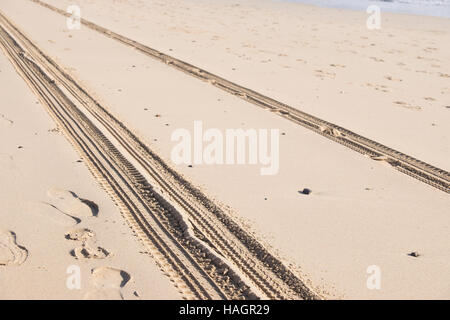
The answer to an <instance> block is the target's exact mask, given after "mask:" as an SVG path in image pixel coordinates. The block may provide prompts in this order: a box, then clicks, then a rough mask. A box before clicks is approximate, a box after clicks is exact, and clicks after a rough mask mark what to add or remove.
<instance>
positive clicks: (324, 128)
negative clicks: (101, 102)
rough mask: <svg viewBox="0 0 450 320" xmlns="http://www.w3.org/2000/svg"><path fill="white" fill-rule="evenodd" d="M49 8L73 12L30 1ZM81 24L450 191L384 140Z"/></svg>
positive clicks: (449, 182)
mask: <svg viewBox="0 0 450 320" xmlns="http://www.w3.org/2000/svg"><path fill="white" fill-rule="evenodd" d="M30 1H32V2H35V3H37V4H39V5H41V6H43V7H45V8H48V9H50V10H52V11H54V12H57V13H59V14H61V15H64V16H67V17H69V16H70V14H68V13H67V12H65V11H64V10H61V9H59V8H56V7H54V6H52V5H50V4H47V3H45V2H42V1H40V0H30ZM81 23H82V24H83V25H85V26H87V27H89V28H90V29H92V30H95V31H97V32H100V33H102V34H104V35H106V36H108V37H110V38H112V39H114V40H117V41H119V42H121V43H123V44H126V45H128V46H130V47H133V48H135V49H136V50H138V51H140V52H142V53H144V54H146V55H148V56H150V57H152V58H155V59H157V60H159V61H161V62H163V63H166V64H168V65H171V66H173V67H174V68H176V69H178V70H181V71H183V72H185V73H187V74H189V75H191V76H194V77H196V78H198V79H201V80H203V81H207V82H209V83H211V84H212V85H214V86H216V87H218V88H220V89H222V90H225V91H227V92H229V93H231V94H233V95H235V96H238V97H240V98H242V99H244V100H246V101H249V102H251V103H253V104H255V105H257V106H259V107H262V108H264V109H266V110H270V111H271V112H274V113H276V114H278V115H279V116H281V117H283V118H286V119H288V120H290V121H293V122H295V123H297V124H299V125H301V126H303V127H306V128H308V129H310V130H312V131H314V132H316V133H319V134H320V135H322V136H324V137H326V138H328V139H330V140H332V141H335V142H338V143H340V144H342V145H344V146H346V147H348V148H350V149H353V150H355V151H357V152H359V153H361V154H363V155H366V156H368V157H370V158H371V159H373V160H377V161H384V162H386V163H388V164H389V165H391V166H392V167H393V168H394V169H396V170H398V171H400V172H403V173H405V174H407V175H409V176H411V177H413V178H415V179H417V180H419V181H422V182H424V183H427V184H429V185H431V186H433V187H435V188H437V189H440V190H442V191H444V192H447V193H450V173H449V172H448V171H446V170H443V169H440V168H437V167H434V166H432V165H430V164H428V163H425V162H423V161H421V160H418V159H415V158H413V157H411V156H409V155H406V154H404V153H401V152H399V151H397V150H394V149H392V148H389V147H387V146H385V145H383V144H381V143H378V142H376V141H373V140H370V139H368V138H365V137H363V136H361V135H359V134H357V133H354V132H352V131H350V130H348V129H345V128H343V127H340V126H338V125H335V124H333V123H331V122H328V121H325V120H322V119H320V118H317V117H315V116H313V115H310V114H308V113H305V112H303V111H300V110H298V109H295V108H293V107H291V106H288V105H286V104H284V103H282V102H279V101H277V100H274V99H272V98H270V97H267V96H265V95H263V94H260V93H258V92H255V91H253V90H251V89H248V88H245V87H243V86H240V85H238V84H236V83H233V82H231V81H228V80H226V79H224V78H222V77H219V76H217V75H214V74H212V73H210V72H208V71H206V70H203V69H201V68H198V67H196V66H193V65H191V64H189V63H187V62H184V61H181V60H179V59H176V58H174V57H171V56H169V55H167V54H164V53H162V52H160V51H158V50H155V49H152V48H150V47H148V46H146V45H143V44H141V43H139V42H136V41H134V40H132V39H129V38H127V37H124V36H122V35H120V34H117V33H115V32H113V31H111V30H108V29H106V28H103V27H101V26H99V25H97V24H95V23H93V22H90V21H88V20H86V19H81Z"/></svg>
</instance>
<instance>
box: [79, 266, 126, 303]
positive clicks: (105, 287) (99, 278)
mask: <svg viewBox="0 0 450 320" xmlns="http://www.w3.org/2000/svg"><path fill="white" fill-rule="evenodd" d="M130 279H131V277H130V275H129V274H128V273H127V272H125V271H123V270H120V269H116V268H112V267H100V268H95V269H93V270H92V272H91V284H92V286H93V287H94V289H92V290H90V291H89V292H87V293H86V294H85V296H84V299H85V300H122V299H123V295H122V292H121V289H122V288H123V287H124V286H125V285H126V284H127V283H128V281H130Z"/></svg>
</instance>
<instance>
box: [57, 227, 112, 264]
mask: <svg viewBox="0 0 450 320" xmlns="http://www.w3.org/2000/svg"><path fill="white" fill-rule="evenodd" d="M65 238H66V239H67V240H72V241H80V242H81V247H77V248H75V249H73V250H71V251H70V254H71V255H72V256H73V257H74V258H75V259H78V260H82V259H105V258H107V257H108V256H110V255H111V253H110V252H108V251H107V250H106V249H104V248H102V247H99V246H97V244H96V243H97V238H96V237H95V233H94V232H93V231H91V230H89V229H86V228H80V229H74V230H71V231H69V232H67V233H66V234H65Z"/></svg>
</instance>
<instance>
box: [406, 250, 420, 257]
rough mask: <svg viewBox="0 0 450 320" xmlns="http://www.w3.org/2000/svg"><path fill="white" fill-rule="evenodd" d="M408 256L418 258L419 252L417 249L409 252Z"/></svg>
mask: <svg viewBox="0 0 450 320" xmlns="http://www.w3.org/2000/svg"><path fill="white" fill-rule="evenodd" d="M408 256H410V257H414V258H417V257H418V256H419V253H418V252H417V251H413V252H410V253H408Z"/></svg>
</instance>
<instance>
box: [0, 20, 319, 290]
mask: <svg viewBox="0 0 450 320" xmlns="http://www.w3.org/2000/svg"><path fill="white" fill-rule="evenodd" d="M0 43H1V45H2V47H3V50H4V51H5V53H6V54H7V56H8V57H9V58H10V60H11V62H12V63H13V65H14V66H15V67H16V69H17V70H18V72H19V73H20V74H21V75H22V77H23V78H24V79H25V81H26V82H27V83H28V84H29V86H30V87H31V88H32V89H33V91H34V92H35V93H36V94H37V95H38V97H39V98H40V100H41V101H42V102H43V104H44V105H45V106H46V107H47V109H48V112H49V113H50V115H51V116H52V117H53V118H54V120H55V121H56V122H57V123H58V124H59V125H60V126H61V127H62V128H63V130H64V132H65V134H66V136H67V137H68V138H69V140H70V141H71V143H72V144H73V145H74V147H75V148H76V149H77V151H78V152H79V153H80V154H81V155H82V156H83V158H85V160H86V161H85V162H86V164H87V165H88V167H89V169H90V170H91V172H92V173H93V175H94V176H95V177H96V178H97V179H98V180H99V182H100V184H101V185H102V186H103V188H104V189H105V190H106V191H107V192H108V193H109V194H110V196H111V197H112V198H113V200H114V201H115V202H116V203H117V205H118V206H119V207H120V209H121V212H122V214H123V216H124V217H125V219H126V220H127V222H128V223H129V225H130V226H131V228H132V229H133V231H135V233H136V234H137V236H138V237H139V238H140V239H141V241H142V242H143V243H144V245H146V247H147V248H148V249H149V251H150V253H151V254H152V255H153V256H154V257H155V260H156V261H157V262H158V263H159V265H160V267H161V269H162V270H163V271H164V272H166V273H168V274H169V276H170V277H171V278H172V279H173V281H174V282H175V283H176V284H177V286H178V288H179V289H180V291H181V292H182V293H183V295H184V296H185V297H187V298H199V299H221V298H222V299H223V298H228V299H252V298H258V297H259V298H271V299H298V298H304V299H313V298H319V297H318V296H317V295H316V294H314V293H313V292H312V291H311V290H310V289H308V287H307V286H306V285H304V283H303V282H302V281H301V280H300V279H299V277H297V276H296V275H295V273H294V272H292V271H291V270H289V269H288V268H287V267H285V265H283V263H282V262H281V261H280V260H279V259H277V258H276V257H275V255H273V254H271V253H270V252H269V251H268V250H267V249H266V248H265V247H264V246H263V245H261V244H260V243H259V242H258V241H257V240H256V239H255V238H254V237H253V236H251V235H250V234H249V233H248V232H247V231H245V230H244V229H243V228H242V227H241V226H240V225H239V224H238V223H237V222H235V221H233V219H232V218H231V217H230V216H229V215H228V214H227V213H226V212H224V211H223V210H222V208H220V207H219V206H217V205H216V204H214V203H213V202H212V201H210V200H209V199H208V198H207V197H206V196H205V195H204V194H202V193H201V192H200V191H199V190H198V189H196V188H195V187H193V186H192V185H191V184H190V183H189V182H188V181H186V180H185V179H184V178H183V177H181V176H180V175H178V174H177V173H176V172H175V171H174V170H173V169H171V168H170V167H169V166H167V164H165V163H164V161H163V160H162V159H160V158H159V157H158V156H157V155H156V154H155V153H154V152H152V151H151V150H150V149H149V148H148V147H147V146H146V145H144V144H143V143H142V142H141V141H140V140H139V139H138V138H137V136H136V135H135V134H134V133H132V132H131V131H130V130H129V129H128V128H126V127H125V125H124V124H123V123H121V122H120V121H119V120H117V119H116V118H114V117H113V116H112V115H111V114H110V113H109V112H108V111H107V110H106V109H105V108H103V107H102V106H101V105H100V104H99V103H98V102H97V101H96V100H95V99H94V98H92V97H91V96H90V95H89V94H88V93H87V92H86V91H85V90H84V89H83V88H81V87H80V86H79V85H78V83H77V82H76V81H75V80H74V79H73V78H72V77H71V76H70V75H68V74H67V73H65V72H64V71H63V69H62V68H61V67H59V66H58V65H57V64H56V63H55V62H54V61H53V60H51V59H50V58H49V57H48V56H46V55H45V54H44V53H43V52H42V51H41V50H40V49H39V48H37V47H36V46H35V45H34V44H33V43H32V42H31V41H30V40H29V39H28V38H27V37H25V35H24V34H23V33H22V32H21V31H20V30H19V29H18V28H17V27H15V26H14V25H13V24H12V23H11V22H10V21H9V20H8V19H7V18H6V17H5V16H4V15H3V14H1V13H0ZM19 43H20V44H19ZM102 129H103V130H102ZM139 169H140V170H139ZM144 171H145V172H144ZM146 177H149V180H150V179H151V180H152V181H154V182H155V184H156V185H157V186H158V187H159V188H160V189H161V192H160V193H158V192H157V191H155V190H154V189H153V188H152V186H151V185H150V184H149V183H148V182H147V179H146ZM163 194H164V195H163ZM186 220H187V221H186Z"/></svg>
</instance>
